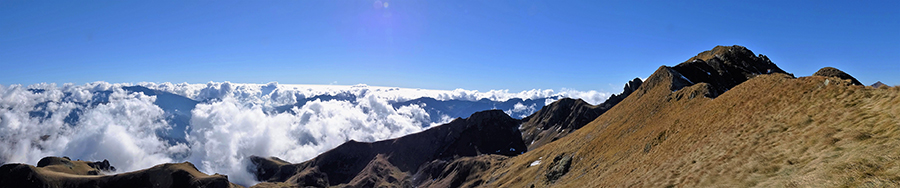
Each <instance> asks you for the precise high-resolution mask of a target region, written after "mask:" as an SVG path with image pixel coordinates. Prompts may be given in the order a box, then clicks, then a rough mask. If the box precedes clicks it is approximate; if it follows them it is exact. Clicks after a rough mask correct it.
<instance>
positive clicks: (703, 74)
mask: <svg viewBox="0 0 900 188" xmlns="http://www.w3.org/2000/svg"><path fill="white" fill-rule="evenodd" d="M772 73H784V74H788V73H787V72H785V71H784V70H781V68H778V66H777V65H775V63H772V61H771V60H769V58H768V57H766V56H765V55H762V54H760V55H754V53H753V51H750V50H749V49H747V48H746V47H743V46H738V45H734V46H716V47H715V48H713V49H712V50H708V51H704V52H701V53H699V54H697V56H694V57H692V58H690V59H688V60H687V61H685V62H683V63H681V64H678V65H676V66H674V67H667V66H663V67H660V69H659V70H657V72H655V73H654V75H651V77H653V76H657V77H659V76H665V77H668V78H666V79H662V80H671V81H665V82H666V83H671V90H672V91H677V90H679V89H681V88H682V87H685V86H691V85H694V84H697V83H707V86H706V87H708V90H709V93H707V94H706V95H705V96H707V97H711V98H715V97H717V96H719V95H721V94H722V93H725V91H728V90H729V89H731V88H733V87H734V86H736V85H738V84H740V83H743V82H744V81H747V80H749V79H750V78H753V77H756V75H760V74H772ZM651 79H653V78H648V79H647V80H648V82H649V81H650V80H651ZM654 81H656V80H654Z"/></svg>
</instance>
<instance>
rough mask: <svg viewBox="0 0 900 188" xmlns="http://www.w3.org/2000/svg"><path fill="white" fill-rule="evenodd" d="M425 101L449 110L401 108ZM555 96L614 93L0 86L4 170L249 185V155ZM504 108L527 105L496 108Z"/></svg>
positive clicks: (332, 143) (379, 136) (304, 155)
mask: <svg viewBox="0 0 900 188" xmlns="http://www.w3.org/2000/svg"><path fill="white" fill-rule="evenodd" d="M136 86H139V87H136ZM141 89H144V90H141ZM423 97H429V98H433V99H436V100H437V101H439V102H440V101H448V103H449V101H456V102H455V103H454V104H435V102H431V103H425V102H418V103H409V104H406V103H403V102H409V101H411V100H417V99H421V98H423ZM561 97H571V98H581V99H584V100H586V101H588V102H589V103H591V104H599V103H601V102H603V101H604V100H606V98H608V97H609V93H604V92H597V91H576V90H566V89H564V90H562V91H554V90H529V91H522V92H517V93H516V92H509V91H507V90H491V91H487V92H480V91H475V90H464V89H456V90H425V89H407V88H392V87H375V86H367V85H355V86H331V85H289V84H278V83H274V82H273V83H269V84H235V83H229V82H210V83H207V84H172V83H138V84H127V83H126V84H115V83H106V82H95V83H89V84H85V85H74V84H63V85H56V84H35V85H30V86H23V85H8V86H4V85H0V163H4V164H5V163H26V164H35V163H36V162H37V161H38V160H40V159H41V158H43V157H46V156H68V157H70V158H72V159H81V160H89V161H98V160H103V159H108V160H109V162H110V163H111V164H112V165H113V166H115V167H116V168H117V169H119V171H118V172H127V171H133V170H139V169H144V168H149V167H152V166H154V165H157V164H161V163H170V162H183V161H189V162H191V163H194V164H195V165H196V166H197V168H199V169H200V170H201V171H203V172H205V173H210V174H211V173H220V174H226V175H228V177H229V179H230V180H231V181H232V182H235V183H238V184H242V185H252V184H255V183H256V180H255V177H254V176H253V175H252V174H251V173H250V172H249V171H248V166H249V165H251V164H250V162H249V160H248V157H249V156H251V155H257V156H276V157H279V158H282V159H285V160H287V161H290V162H294V163H296V162H302V161H305V160H308V159H310V158H313V157H315V156H316V155H318V154H319V153H322V152H324V151H327V150H329V149H331V148H334V147H336V146H338V145H340V144H342V143H344V142H346V141H348V140H351V139H352V140H357V141H367V142H372V141H377V140H384V139H390V138H396V137H400V136H403V135H407V134H410V133H415V132H419V131H422V130H424V129H427V128H429V127H431V126H435V125H439V124H443V123H447V122H449V121H451V120H452V119H454V118H456V117H449V115H447V114H437V113H438V112H437V111H436V109H435V106H442V105H443V106H446V105H462V104H461V103H464V102H468V101H471V102H470V103H473V104H474V103H475V102H477V101H479V100H482V101H481V102H484V99H487V100H489V102H491V103H490V104H491V105H493V106H492V107H490V108H497V109H501V110H504V111H505V112H507V113H508V114H510V115H511V116H513V117H515V118H522V117H525V116H526V115H528V114H531V113H534V112H535V111H536V110H539V109H540V108H541V107H542V106H543V105H546V104H549V103H550V102H553V101H555V100H557V99H559V98H561ZM505 101H522V102H516V103H515V104H514V105H506V106H502V105H500V104H503V103H502V102H505ZM528 101H532V102H531V103H528ZM534 101H540V102H534ZM401 104H406V105H401ZM466 105H468V104H466ZM490 108H489V109H490ZM482 110H488V109H482ZM467 113H468V112H467ZM439 116H440V117H439Z"/></svg>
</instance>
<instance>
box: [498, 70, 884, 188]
mask: <svg viewBox="0 0 900 188" xmlns="http://www.w3.org/2000/svg"><path fill="white" fill-rule="evenodd" d="M671 77H672V75H667V74H666V73H665V71H662V68H661V70H660V71H657V72H656V73H654V75H653V76H651V77H650V78H649V79H648V80H647V82H645V84H644V85H643V86H641V88H640V89H639V90H638V91H636V92H635V94H632V95H631V96H629V97H628V98H626V99H625V100H624V101H623V102H622V103H620V104H619V105H617V106H615V107H613V108H612V109H610V110H609V111H607V112H606V113H605V114H603V115H601V116H600V117H599V118H597V119H596V120H594V121H593V122H591V123H590V124H588V125H586V126H585V127H583V128H581V129H579V130H578V131H575V132H573V133H572V134H570V135H569V136H567V137H564V138H562V139H559V140H558V141H556V142H552V143H549V144H547V145H544V146H543V147H540V148H537V149H536V150H533V151H529V152H527V153H525V154H522V155H519V156H516V157H512V158H510V159H509V160H506V161H504V162H503V163H502V164H500V165H497V166H495V167H494V168H492V169H491V170H489V172H488V173H486V174H490V175H488V176H484V177H482V178H481V180H482V181H486V182H487V183H488V184H487V185H486V187H530V186H532V185H533V186H535V187H547V186H552V187H754V186H756V187H860V186H878V187H881V186H900V183H898V182H900V166H898V162H897V161H898V159H900V119H898V116H900V97H898V95H900V89H898V88H897V87H893V88H887V89H886V88H879V89H876V88H872V87H862V86H851V85H850V83H849V81H847V80H841V79H838V78H834V77H820V76H812V77H802V78H796V79H795V78H792V77H791V76H788V75H785V74H773V75H760V76H757V77H755V78H753V79H750V80H749V81H747V82H744V83H742V84H740V85H738V86H736V87H734V88H732V89H731V90H730V91H728V92H725V93H723V94H722V95H720V96H718V97H717V98H715V99H710V98H707V97H703V95H702V94H703V93H705V92H708V91H707V90H708V86H706V85H705V84H703V83H700V84H695V85H693V86H688V87H685V88H682V89H681V90H678V91H675V92H673V91H671V90H670V88H671V85H672V80H673V78H671ZM566 157H568V158H571V164H570V166H571V167H570V168H569V169H568V171H566V172H565V173H564V174H562V175H561V176H559V174H560V173H559V172H561V171H560V170H558V169H561V167H562V165H560V164H562V162H553V161H554V159H555V158H556V159H560V158H566ZM536 160H541V163H540V164H539V165H536V166H530V164H532V163H533V162H534V161H536ZM559 161H564V160H559ZM554 167H556V169H557V170H552V169H554ZM551 171H553V172H554V173H555V175H554V173H550V172H551ZM555 177H558V178H559V179H558V180H556V181H550V180H551V179H553V178H555Z"/></svg>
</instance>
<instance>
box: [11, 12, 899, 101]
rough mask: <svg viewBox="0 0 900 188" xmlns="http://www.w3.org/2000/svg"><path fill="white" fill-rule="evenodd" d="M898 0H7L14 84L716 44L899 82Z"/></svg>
mask: <svg viewBox="0 0 900 188" xmlns="http://www.w3.org/2000/svg"><path fill="white" fill-rule="evenodd" d="M898 2H900V1H859V2H852V3H849V2H841V3H839V2H821V1H804V2H783V1H769V2H747V1H710V2H688V1H640V2H638V1H627V2H619V1H612V2H607V1H528V0H526V1H495V0H472V1H470V0H456V1H425V0H410V1H392V0H387V1H370V0H353V1H240V2H234V1H186V2H182V1H141V2H137V1H130V2H120V1H87V2H81V1H79V2H69V1H66V2H55V1H54V2H50V1H18V0H12V1H9V0H4V1H0V67H2V68H0V75H3V76H0V84H2V85H9V84H25V85H28V84H33V83H40V82H52V83H68V82H72V83H76V84H81V83H86V82H93V81H107V82H142V81H147V82H174V83H180V82H188V83H206V82H209V81H231V82H238V83H267V82H270V81H278V82H279V83H291V84H340V85H353V84H358V83H365V84H368V85H377V86H396V87H409V88H427V89H455V88H464V89H477V90H481V91H485V90H490V89H509V90H510V91H521V90H528V89H537V88H541V89H560V88H569V89H576V90H599V91H606V92H615V93H618V92H620V91H621V87H622V85H623V84H624V83H625V82H626V81H628V80H630V79H632V78H634V77H642V78H643V77H647V76H649V75H650V73H652V72H653V71H654V70H655V69H656V68H657V67H658V66H660V65H670V66H671V65H676V64H678V63H680V62H682V61H684V60H687V59H688V58H690V57H692V56H693V55H696V54H697V53H699V52H701V51H704V50H708V49H711V48H713V47H714V46H716V45H734V44H738V45H744V46H746V47H748V48H749V49H751V50H753V51H754V52H756V53H762V54H765V55H767V56H769V58H771V59H772V61H774V62H775V63H776V64H778V65H779V66H780V67H781V68H782V69H784V70H786V71H788V72H792V73H795V74H796V75H797V76H806V75H811V74H812V73H813V72H815V71H816V70H818V69H819V68H821V67H825V66H834V67H837V68H839V69H842V70H844V71H846V72H848V73H850V74H852V75H853V76H855V77H857V78H858V79H859V80H860V81H861V82H863V83H865V84H871V83H873V82H875V81H879V80H880V81H882V82H885V83H887V84H890V85H897V84H900V74H898V73H900V3H898Z"/></svg>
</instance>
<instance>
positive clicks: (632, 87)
mask: <svg viewBox="0 0 900 188" xmlns="http://www.w3.org/2000/svg"><path fill="white" fill-rule="evenodd" d="M643 83H644V82H643V81H641V79H640V78H634V80H631V81H628V83H626V84H625V89H623V91H622V93H619V94H613V95H612V96H610V97H609V99H606V101H603V103H601V104H599V105H597V106H600V107H602V108H606V109H610V108H612V107H613V106H615V105H616V104H619V102H622V100H625V98H626V97H628V95H631V93H634V91H636V90H637V89H638V88H640V87H641V84H643Z"/></svg>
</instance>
